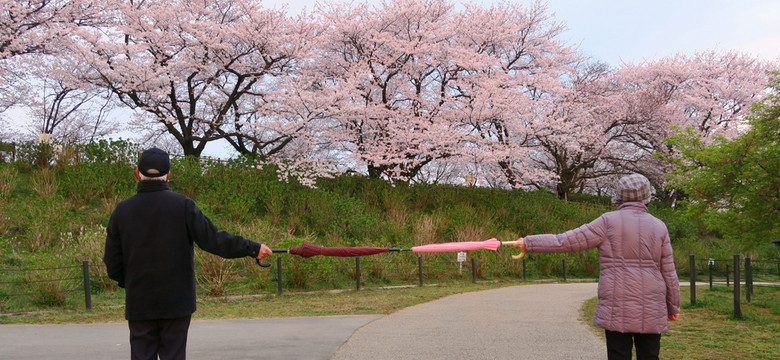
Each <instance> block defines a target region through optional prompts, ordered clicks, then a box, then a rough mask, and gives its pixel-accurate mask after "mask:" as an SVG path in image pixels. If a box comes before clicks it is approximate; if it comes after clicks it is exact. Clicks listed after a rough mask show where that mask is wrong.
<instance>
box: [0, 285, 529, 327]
mask: <svg viewBox="0 0 780 360" xmlns="http://www.w3.org/2000/svg"><path fill="white" fill-rule="evenodd" d="M516 284H518V283H517V282H514V281H495V282H487V283H477V284H473V283H470V282H462V281H450V282H445V283H441V284H437V285H435V286H428V285H426V286H423V287H421V288H420V287H408V288H406V287H395V288H389V289H383V288H364V289H362V290H360V291H355V290H354V289H353V290H343V291H317V292H285V293H283V294H282V295H281V296H276V295H275V294H266V295H259V296H243V297H209V296H203V295H199V298H198V302H197V307H198V310H197V311H196V312H195V314H194V315H193V318H194V319H237V318H266V317H296V316H324V315H360V314H390V313H393V312H395V311H398V310H400V309H403V308H406V307H409V306H413V305H417V304H421V303H425V302H429V301H433V300H436V299H440V298H443V297H446V296H449V295H454V294H459V293H464V292H471V291H479V290H487V289H494V288H498V287H502V286H509V285H516ZM123 296H124V292H122V291H117V292H115V293H113V294H112V295H110V296H101V297H100V298H95V297H93V309H92V311H87V310H84V309H83V306H84V305H83V304H81V309H80V310H65V311H63V310H56V311H34V312H26V313H17V314H13V315H6V316H0V324H12V323H23V324H65V323H95V322H118V321H124V313H123V311H124V306H123V303H124V298H123ZM358 304H359V305H358Z"/></svg>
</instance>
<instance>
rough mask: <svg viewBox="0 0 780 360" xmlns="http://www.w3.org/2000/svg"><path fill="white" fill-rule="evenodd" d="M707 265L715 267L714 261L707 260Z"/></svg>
mask: <svg viewBox="0 0 780 360" xmlns="http://www.w3.org/2000/svg"><path fill="white" fill-rule="evenodd" d="M707 265H709V266H715V259H709V260H708V261H707Z"/></svg>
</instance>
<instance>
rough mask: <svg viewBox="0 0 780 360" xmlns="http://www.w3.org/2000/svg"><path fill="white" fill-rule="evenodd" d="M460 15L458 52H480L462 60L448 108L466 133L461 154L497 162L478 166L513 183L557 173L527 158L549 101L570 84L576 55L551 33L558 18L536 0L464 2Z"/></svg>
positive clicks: (545, 117)
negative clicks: (528, 1)
mask: <svg viewBox="0 0 780 360" xmlns="http://www.w3.org/2000/svg"><path fill="white" fill-rule="evenodd" d="M458 19H459V23H458V24H457V28H458V29H461V31H460V36H459V38H458V39H459V41H460V43H461V44H462V45H463V46H464V47H465V48H466V49H468V50H469V51H468V52H467V53H465V54H464V56H466V57H470V58H472V59H484V60H483V62H481V63H476V64H474V60H473V61H472V64H474V65H472V66H469V67H465V69H464V71H463V73H462V75H461V79H459V83H458V86H457V94H456V96H455V98H456V99H457V101H458V106H456V107H455V111H454V112H453V113H454V114H455V116H456V117H457V118H458V119H459V122H460V124H461V126H463V127H464V128H466V129H467V130H468V131H469V135H470V136H469V141H468V145H467V146H465V147H463V148H462V153H463V155H464V156H462V157H461V158H462V159H463V160H464V161H471V159H481V161H480V162H481V163H482V164H493V165H497V166H485V167H484V169H495V170H497V171H499V172H500V174H501V175H502V176H503V177H504V178H505V181H506V183H507V184H508V186H510V187H513V188H517V187H528V186H534V185H536V184H538V182H540V181H541V180H543V179H549V178H551V177H553V176H555V173H552V172H550V171H548V170H547V169H544V168H540V167H536V166H533V161H532V160H533V159H534V158H535V157H536V156H538V150H536V149H534V146H535V144H534V143H533V138H534V133H535V132H536V131H538V130H539V129H546V128H549V127H550V126H551V124H550V123H549V117H550V109H551V108H552V107H554V105H555V104H556V103H558V102H560V101H561V100H562V99H563V98H564V97H565V96H566V95H565V94H566V93H568V92H569V91H570V90H569V86H568V84H567V79H568V78H570V77H571V76H573V73H574V71H575V67H574V65H575V63H576V61H577V60H578V57H577V55H576V53H575V51H574V50H573V48H571V47H568V46H566V45H564V44H563V43H562V42H560V41H559V40H558V39H557V38H558V36H559V35H560V33H561V32H562V31H563V30H564V27H563V25H562V24H560V23H557V22H555V21H553V19H552V17H551V14H550V13H549V12H548V11H547V8H546V6H544V5H542V4H540V3H535V4H532V6H531V7H529V8H524V7H522V6H520V5H517V4H510V3H503V4H500V5H495V6H493V7H491V8H483V7H480V6H476V5H468V6H467V7H466V11H465V12H464V13H463V14H461V15H460V16H459V17H458ZM487 176H489V177H493V178H494V177H495V175H487Z"/></svg>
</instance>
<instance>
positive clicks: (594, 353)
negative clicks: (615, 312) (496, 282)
mask: <svg viewBox="0 0 780 360" xmlns="http://www.w3.org/2000/svg"><path fill="white" fill-rule="evenodd" d="M596 287H597V284H596V283H585V284H583V283H578V284H573V283H572V284H568V283H567V284H545V285H527V286H512V287H506V288H500V289H495V290H486V291H479V292H471V293H465V294H459V295H453V296H449V297H446V298H443V299H440V300H436V301H432V302H429V303H425V304H420V305H416V306H412V307H409V308H406V309H403V310H401V311H398V312H396V313H394V314H391V315H388V316H385V317H383V318H381V319H379V320H375V321H373V322H371V323H370V324H368V325H366V326H364V327H362V328H360V329H358V331H357V332H355V334H354V335H352V337H351V338H350V339H349V341H347V342H346V343H345V344H344V345H343V346H342V347H341V348H340V349H339V351H337V352H336V354H335V355H334V356H333V359H335V360H353V359H354V360H357V359H369V358H370V359H372V360H383V359H388V360H389V359H393V360H404V359H486V360H488V359H489V360H493V359H539V360H542V359H605V358H606V357H607V356H606V345H605V344H604V341H603V340H601V339H600V338H599V337H598V336H596V335H595V334H594V333H593V332H591V331H590V330H589V329H588V328H587V324H583V323H582V322H580V321H578V320H577V319H578V318H579V309H580V307H581V306H582V303H583V301H585V300H587V299H590V298H592V297H594V296H596ZM366 354H370V356H368V357H367V356H366Z"/></svg>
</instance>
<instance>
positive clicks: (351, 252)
mask: <svg viewBox="0 0 780 360" xmlns="http://www.w3.org/2000/svg"><path fill="white" fill-rule="evenodd" d="M271 251H273V252H274V253H288V254H295V255H298V256H303V257H304V258H310V257H312V256H315V255H323V256H340V257H355V256H365V255H374V254H380V253H386V252H388V251H409V249H399V248H376V247H322V246H317V245H314V244H310V243H307V242H304V243H303V245H301V246H296V247H294V248H290V249H272V250H271ZM256 262H257V265H260V266H262V267H269V266H271V264H266V263H262V262H260V260H256Z"/></svg>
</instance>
